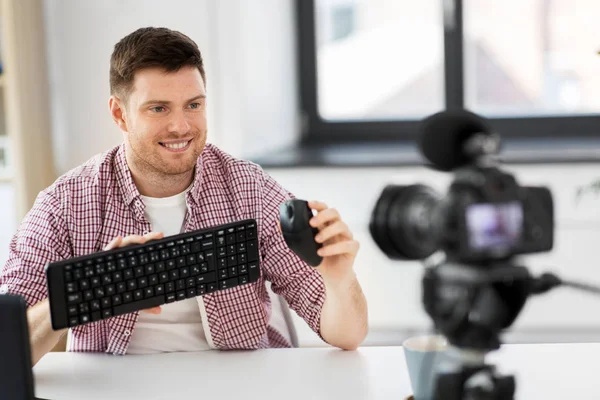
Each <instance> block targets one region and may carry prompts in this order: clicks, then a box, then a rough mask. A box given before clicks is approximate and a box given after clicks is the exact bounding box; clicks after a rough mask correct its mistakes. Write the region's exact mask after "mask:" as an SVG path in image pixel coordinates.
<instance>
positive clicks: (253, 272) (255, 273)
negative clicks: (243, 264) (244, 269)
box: [248, 262, 260, 282]
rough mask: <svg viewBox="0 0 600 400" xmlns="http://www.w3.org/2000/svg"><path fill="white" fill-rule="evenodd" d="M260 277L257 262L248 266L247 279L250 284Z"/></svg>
mask: <svg viewBox="0 0 600 400" xmlns="http://www.w3.org/2000/svg"><path fill="white" fill-rule="evenodd" d="M259 277H260V270H259V268H258V263H257V262H251V263H249V264H248V279H250V282H256V281H257V280H258V278H259Z"/></svg>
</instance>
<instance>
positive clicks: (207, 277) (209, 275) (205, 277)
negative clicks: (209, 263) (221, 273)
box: [196, 272, 217, 285]
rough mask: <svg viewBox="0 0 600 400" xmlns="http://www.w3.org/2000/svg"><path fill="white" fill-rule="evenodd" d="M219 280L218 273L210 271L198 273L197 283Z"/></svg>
mask: <svg viewBox="0 0 600 400" xmlns="http://www.w3.org/2000/svg"><path fill="white" fill-rule="evenodd" d="M216 280H217V274H216V273H214V272H209V273H207V274H202V275H198V276H197V277H196V284H198V285H201V284H203V283H209V282H215V281H216Z"/></svg>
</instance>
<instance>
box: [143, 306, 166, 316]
mask: <svg viewBox="0 0 600 400" xmlns="http://www.w3.org/2000/svg"><path fill="white" fill-rule="evenodd" d="M161 311H162V309H161V308H160V306H156V307H152V308H148V309H146V310H142V311H141V312H143V313H146V314H154V315H157V314H160V313H161Z"/></svg>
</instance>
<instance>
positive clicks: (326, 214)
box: [310, 208, 340, 227]
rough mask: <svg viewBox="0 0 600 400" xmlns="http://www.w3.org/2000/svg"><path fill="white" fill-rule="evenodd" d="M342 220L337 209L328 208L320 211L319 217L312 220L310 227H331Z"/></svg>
mask: <svg viewBox="0 0 600 400" xmlns="http://www.w3.org/2000/svg"><path fill="white" fill-rule="evenodd" d="M339 219H340V213H339V212H338V210H336V209H335V208H327V209H325V210H322V211H320V212H319V213H318V214H317V215H315V216H314V217H312V218H311V219H310V225H311V226H315V227H322V226H327V225H330V224H331V223H332V222H335V221H337V220H339Z"/></svg>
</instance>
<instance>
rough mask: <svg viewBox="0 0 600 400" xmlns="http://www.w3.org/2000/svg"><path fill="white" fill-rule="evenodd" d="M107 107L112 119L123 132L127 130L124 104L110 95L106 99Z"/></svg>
mask: <svg viewBox="0 0 600 400" xmlns="http://www.w3.org/2000/svg"><path fill="white" fill-rule="evenodd" d="M108 108H109V110H110V115H111V116H112V119H113V121H115V123H116V124H117V126H118V127H119V129H121V130H122V131H123V132H128V129H127V120H126V115H125V114H126V113H125V104H123V102H122V101H121V99H119V98H118V97H116V96H110V98H109V99H108Z"/></svg>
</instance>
